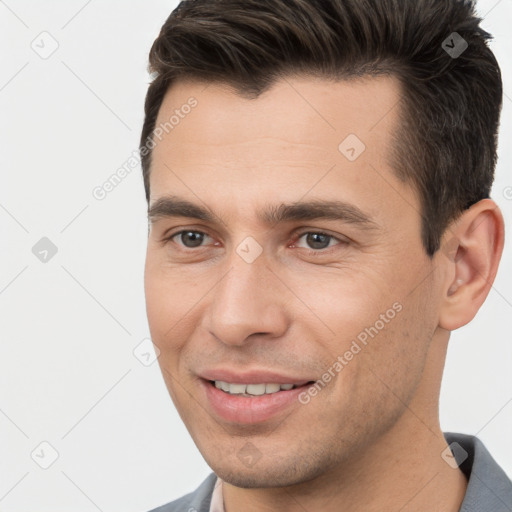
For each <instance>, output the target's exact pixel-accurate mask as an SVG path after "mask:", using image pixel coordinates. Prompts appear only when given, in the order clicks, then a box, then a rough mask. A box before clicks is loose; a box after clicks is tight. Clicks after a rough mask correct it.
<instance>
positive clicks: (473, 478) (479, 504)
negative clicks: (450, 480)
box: [150, 432, 512, 512]
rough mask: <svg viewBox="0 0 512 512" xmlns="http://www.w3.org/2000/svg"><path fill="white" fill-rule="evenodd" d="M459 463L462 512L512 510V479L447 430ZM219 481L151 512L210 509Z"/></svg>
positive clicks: (476, 445) (479, 448) (480, 449)
mask: <svg viewBox="0 0 512 512" xmlns="http://www.w3.org/2000/svg"><path fill="white" fill-rule="evenodd" d="M444 437H445V439H446V441H447V443H448V444H449V445H450V448H451V451H452V453H453V455H454V457H453V458H454V459H455V464H454V465H455V467H456V466H457V465H458V466H459V467H460V469H461V470H462V472H463V473H464V474H465V475H466V477H467V479H468V487H467V489H466V494H465V496H464V501H463V502H462V506H461V508H460V511H459V512H512V482H511V481H510V479H509V478H508V477H507V475H506V474H505V472H504V471H503V470H502V469H501V468H500V467H499V466H498V464H497V463H496V461H495V460H494V459H493V458H492V457H491V454H490V453H489V452H488V451H487V449H486V448H485V446H484V445H483V443H482V442H481V441H480V440H479V439H478V438H477V437H474V436H468V435H465V434H455V433H451V432H447V433H445V434H444ZM216 482H217V476H216V475H215V473H210V475H208V477H207V478H206V480H204V481H203V483H202V484H201V485H200V486H199V487H198V488H197V489H196V490H195V491H194V492H191V493H190V494H187V495H186V496H183V497H182V498H180V499H178V500H176V501H173V502H171V503H168V504H167V505H162V506H161V507H158V508H155V509H153V510H151V511H150V512H209V510H210V503H211V500H212V494H213V490H214V487H215V483H216Z"/></svg>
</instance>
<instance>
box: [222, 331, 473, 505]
mask: <svg viewBox="0 0 512 512" xmlns="http://www.w3.org/2000/svg"><path fill="white" fill-rule="evenodd" d="M446 342H447V339H446ZM431 351H432V352H435V353H432V354H430V356H431V357H429V360H436V359H437V361H439V359H438V358H440V357H442V358H443V360H444V356H445V353H446V343H443V342H442V341H441V340H439V339H438V340H437V341H433V346H432V347H431ZM441 374H442V368H438V367H437V368H436V367H429V365H427V367H426V368H425V372H424V376H423V379H422V381H421V383H420V386H419V388H418V390H417V393H416V394H415V397H414V398H413V399H412V400H411V402H410V403H409V404H408V405H407V407H406V409H405V410H404V413H403V414H402V416H401V418H400V419H399V420H398V421H397V422H396V423H395V425H394V426H393V428H391V429H390V430H388V431H387V432H386V433H385V434H384V435H383V436H381V437H380V438H378V439H376V440H374V441H373V443H372V444H371V445H370V446H366V447H365V449H364V452H362V453H357V454H355V455H354V456H353V457H351V459H350V460H345V461H343V462H342V463H340V464H339V465H338V466H336V467H335V468H334V469H332V470H331V471H329V472H326V473H324V474H322V475H321V476H319V477H317V478H315V479H313V480H310V481H306V482H302V483H300V484H297V485H293V486H288V487H278V488H262V489H243V488H239V487H235V486H233V485H230V484H228V483H227V482H223V499H224V506H225V512H233V511H236V510H244V511H245V512H256V511H258V512H261V511H264V512H274V511H276V512H277V511H279V512H304V510H322V511H323V512H331V511H333V512H334V511H335V512H340V511H342V512H356V511H357V512H359V511H361V510H364V511H365V512H381V511H382V510H397V511H398V510H400V512H413V511H414V512H431V511H432V510H436V511H438V512H458V511H459V510H460V506H461V503H462V501H463V499H464V494H465V492H466V487H467V481H466V477H465V476H464V474H463V473H462V472H461V471H460V470H459V469H453V468H452V467H450V466H449V465H448V464H447V463H446V462H445V461H444V459H443V458H442V457H441V453H442V452H443V450H444V449H446V448H447V446H448V445H447V443H446V441H445V439H444V436H443V433H442V431H441V428H440V425H439V419H438V396H439V394H437V397H436V399H433V398H432V397H433V394H432V390H433V389H432V387H433V383H437V387H438V390H437V391H438V393H439V387H440V382H441Z"/></svg>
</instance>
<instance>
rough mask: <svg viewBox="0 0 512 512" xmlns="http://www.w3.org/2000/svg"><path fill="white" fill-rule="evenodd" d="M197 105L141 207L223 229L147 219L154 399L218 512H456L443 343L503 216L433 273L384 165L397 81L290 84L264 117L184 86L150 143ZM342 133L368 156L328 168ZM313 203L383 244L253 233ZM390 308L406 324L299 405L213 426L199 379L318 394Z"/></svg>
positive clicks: (477, 224)
mask: <svg viewBox="0 0 512 512" xmlns="http://www.w3.org/2000/svg"><path fill="white" fill-rule="evenodd" d="M191 96H193V97H194V98H196V99H197V101H198V104H197V107H196V108H195V109H193V110H192V111H191V112H190V113H189V114H188V115H187V116H186V117H185V118H184V119H182V120H181V122H180V123H179V125H177V126H175V128H174V129H173V130H172V131H170V132H169V134H168V135H166V136H164V137H162V140H161V141H159V142H158V144H157V145H156V147H155V148H154V152H153V163H152V170H151V179H150V188H151V198H150V206H151V205H152V204H154V202H155V201H156V200H157V199H159V198H161V197H163V196H165V195H168V194H173V195H176V196H180V197H182V198H185V199H188V200H189V201H192V202H194V203H197V204H198V205H201V206H205V205H206V206H207V207H208V208H209V209H210V211H211V212H212V213H213V214H214V215H215V216H216V218H215V222H204V221H199V220H197V219H194V218H187V217H155V218H153V219H151V223H150V232H149V238H148V247H147V257H146V268H145V293H146V304H147V314H148V321H149V326H150V331H151V336H152V340H153V342H154V343H155V345H156V346H157V347H158V348H159V350H160V352H161V353H160V357H159V364H160V367H161V370H162V374H163V377H164V380H165V383H166V385H167V388H168V391H169V393H170V396H171V398H172V400H173V402H174V404H175V406H176V408H177V410H178V412H179V414H180V416H181V418H182V420H183V421H184V423H185V425H186V427H187V428H188V430H189V432H190V434H191V436H192V438H193V439H194V442H195V443H196V445H197V446H198V448H199V450H200V452H201V453H202V455H203V457H204V458H205V460H206V462H207V463H208V464H209V465H210V467H211V468H212V469H213V470H214V471H215V473H216V474H217V475H218V476H219V477H220V478H221V479H222V480H223V499H224V505H225V509H226V512H232V511H235V510H242V509H243V510H244V511H248V512H251V511H277V510H279V511H281V512H282V511H304V510H322V511H327V512H329V511H331V510H332V511H334V510H336V511H339V510H343V511H346V512H352V511H356V510H357V511H360V510H365V511H366V512H372V511H382V510H401V511H432V510H436V511H458V510H459V507H460V504H461V502H462V500H463V497H464V493H465V490H466V485H467V483H466V479H465V477H464V475H463V473H462V472H461V471H460V470H459V469H457V468H456V469H453V468H451V467H450V466H449V465H448V464H447V463H446V462H445V461H444V460H443V458H442V457H441V453H442V451H443V450H444V449H445V448H446V447H447V444H446V441H445V440H444V437H443V435H442V431H441V428H440V425H439V414H438V401H439V391H440V383H441V377H442V371H443V366H444V361H445V355H446V349H447V343H448V340H449V335H450V331H451V330H454V329H457V328H458V327H461V326H463V325H465V324H466V323H468V322H469V321H470V320H471V319H472V318H473V317H474V315H475V314H476V312H477V311H478V309H479V308H480V306H481V304H482V303H483V302H484V300H485V298H486V296H487V294H488V292H489V289H490V287H491V285H492V282H493V280H494V278H495V275H496V272H497V268H498V264H499V260H500V257H501V252H502V249H503V236H504V235H503V218H502V215H501V212H500V210H499V208H498V207H497V205H496V203H495V202H494V201H492V200H490V199H485V200H482V201H480V202H479V203H477V204H475V205H473V206H472V207H471V208H470V209H469V210H467V211H466V212H464V214H463V215H462V216H461V217H460V218H459V219H458V220H457V222H454V223H452V225H450V227H449V229H447V231H446V232H445V234H444V236H443V245H442V249H441V250H440V251H438V252H437V253H436V255H435V257H434V258H433V259H432V260H431V259H430V258H428V256H427V255H426V253H425V250H424V248H423V245H422V243H421V238H420V228H421V224H420V214H419V212H420V206H419V198H418V195H417V193H416V192H415V190H414V189H413V188H412V187H411V186H410V185H409V184H407V183H403V182H401V181H400V180H399V179H398V178H397V177H396V176H395V175H394V173H393V170H392V168H391V166H390V165H389V163H388V155H389V154H390V152H389V148H390V144H391V135H392V133H393V130H394V129H395V128H396V126H397V123H398V110H399V107H397V102H398V101H399V98H400V85H399V83H398V82H397V81H396V80H395V79H393V78H391V77H378V78H367V79H364V80H358V81H350V82H347V81H342V82H338V83H333V82H328V81H325V80H322V79H312V78H305V77H289V78H287V79H281V80H280V81H279V82H277V83H276V84H275V85H274V86H273V87H272V88H271V89H270V90H269V91H268V92H267V93H265V94H264V95H263V96H260V97H259V98H258V99H255V100H248V99H244V98H242V97H240V96H238V95H237V94H236V93H235V92H234V91H233V90H231V89H230V88H229V87H227V86H225V85H222V84H214V83H211V84H208V85H207V86H206V85H205V84H201V83H198V82H185V81H181V82H177V83H176V84H174V85H173V86H172V87H171V88H170V89H169V91H168V92H167V94H166V97H165V99H164V103H163V105H162V107H161V109H160V112H159V119H158V121H157V125H158V124H159V123H161V122H165V121H166V120H167V119H169V117H170V116H171V115H172V114H173V112H174V109H176V108H180V106H181V105H183V104H184V103H186V102H187V100H188V98H189V97H191ZM393 106H395V108H393ZM348 134H356V135H357V137H359V139H361V140H362V141H363V142H364V144H365V145H366V150H365V151H364V152H363V153H362V154H361V155H360V156H359V157H358V158H357V159H356V160H355V161H353V162H350V161H349V160H347V158H345V156H344V155H343V154H341V152H340V151H339V150H338V145H339V144H340V142H341V141H343V140H344V139H345V137H346V136H347V135H348ZM311 199H321V200H343V201H346V202H348V203H351V204H353V205H356V206H357V207H358V208H360V209H361V210H363V211H364V212H366V213H367V214H368V215H369V216H370V217H371V218H372V220H373V221H374V223H376V226H377V228H376V229H372V230H368V229H367V230H365V229H362V228H361V227H359V226H357V225H353V224H350V223H348V222H344V221H336V220H322V219H319V220H312V221H309V220H308V221H291V222H281V223H277V224H275V225H267V224H265V223H263V222H262V221H260V220H259V219H258V216H257V214H258V213H259V212H260V211H261V210H262V209H263V208H264V207H265V206H267V205H277V206H278V205H279V204H281V203H288V202H294V201H299V200H311ZM299 228H300V231H299ZM184 229H185V230H196V231H200V232H202V233H205V236H204V239H203V242H202V245H201V246H200V247H199V248H198V247H196V248H189V247H187V246H186V245H184V244H185V243H187V241H188V240H187V239H186V238H185V240H184V239H183V237H181V236H180V235H178V236H175V237H173V238H172V239H169V240H167V241H165V240H163V239H164V238H166V237H167V238H169V237H170V236H171V235H172V234H173V233H177V232H179V231H180V230H184ZM308 232H314V233H318V232H320V233H322V232H327V233H328V234H330V235H332V236H333V237H335V238H332V239H328V241H327V242H326V244H325V245H326V246H327V245H328V246H327V247H326V248H323V249H318V248H315V246H314V245H313V246H312V245H311V242H309V243H308V240H309V239H308V237H307V235H305V236H302V237H300V238H299V236H298V235H302V234H304V233H308ZM248 236H251V237H253V238H254V239H255V240H256V241H257V242H258V243H259V244H260V246H261V247H262V249H263V252H262V254H261V255H260V256H259V257H258V258H257V259H256V260H255V261H254V262H253V263H250V264H249V263H247V262H246V261H245V260H244V259H242V258H241V257H240V256H239V255H238V254H237V252H236V249H237V247H238V245H239V244H240V243H241V242H242V241H243V240H244V239H245V238H246V237H248ZM316 247H318V246H316ZM314 252H316V253H317V254H315V255H314V254H312V253H314ZM396 302H398V303H400V305H401V306H402V309H401V311H400V312H399V313H397V314H396V315H395V317H394V318H393V319H392V320H390V321H389V322H388V323H386V324H385V326H384V328H383V329H381V330H379V332H378V334H377V335H376V336H375V338H373V339H372V340H371V341H370V342H369V343H368V344H367V346H365V347H364V348H363V349H362V350H361V351H360V352H359V353H358V354H357V355H356V356H354V358H353V359H352V360H351V361H350V362H349V363H348V364H347V365H346V366H344V368H343V370H342V371H340V372H338V373H336V376H335V378H333V379H332V380H331V381H330V382H329V383H328V385H326V386H325V387H324V388H323V389H322V390H321V391H320V392H318V394H317V395H316V396H315V397H314V398H312V399H311V401H310V402H309V403H307V404H305V405H303V404H300V403H297V404H294V406H293V407H291V408H289V409H287V414H278V415H277V416H276V417H274V418H271V419H270V420H268V421H265V422H262V423H260V424H256V425H240V424H236V423H228V422H226V421H223V420H222V419H220V418H219V417H216V416H215V415H214V414H212V412H211V410H210V409H209V405H208V403H207V402H206V400H205V397H204V395H203V393H202V392H201V386H200V385H199V380H198V374H200V373H201V372H202V371H204V370H205V369H207V368H212V367H216V368H217V367H229V368H231V369H237V368H239V369H241V370H243V369H247V368H259V369H262V368H263V369H272V370H275V371H278V372H281V373H285V374H287V375H297V376H301V377H304V378H305V380H318V379H321V378H322V375H323V374H324V372H326V371H327V370H328V368H330V367H332V366H333V363H334V362H335V361H336V358H337V357H338V356H340V355H343V354H344V353H345V352H346V351H347V350H348V349H349V348H350V346H351V343H352V341H353V340H354V339H356V337H357V335H358V334H359V333H360V332H361V331H363V330H364V329H365V327H369V326H372V325H374V324H375V322H376V320H378V319H379V318H380V315H381V314H384V313H385V312H386V311H387V310H389V309H390V308H391V307H392V305H393V304H394V303H396ZM247 442H250V443H251V446H252V447H253V448H251V449H252V450H256V451H257V453H258V454H259V459H258V460H257V462H256V463H255V464H254V465H252V466H251V467H248V465H246V464H244V462H243V460H242V458H240V457H239V456H238V455H239V453H240V450H242V449H243V448H244V446H246V447H247V444H246V443H247ZM246 449H247V448H246Z"/></svg>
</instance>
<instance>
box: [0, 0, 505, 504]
mask: <svg viewBox="0 0 512 512" xmlns="http://www.w3.org/2000/svg"><path fill="white" fill-rule="evenodd" d="M176 5H177V2H176V1H168V2H166V1H163V0H151V1H148V0H146V1H144V2H142V1H138V2H130V3H129V4H128V2H126V1H125V2H122V1H121V0H109V1H108V2H105V1H103V2H100V1H99V0H89V1H86V0H72V1H71V0H68V1H67V2H63V1H62V2H56V1H45V2H37V1H35V0H5V1H0V43H1V55H2V59H1V67H0V113H1V115H0V141H1V142H0V158H1V160H0V169H1V170H0V173H1V186H0V233H1V236H0V262H1V264H0V333H1V343H0V511H2V512H22V511H23V512H26V511H27V510H31V511H33V512H43V511H52V512H55V511H59V510H66V511H70V510H73V511H75V512H81V511H83V512H88V511H95V510H100V511H104V512H107V511H114V510H124V511H127V512H142V511H147V510H149V509H150V508H153V507H155V506H157V505H160V504H163V503H166V502H168V501H170V500H171V499H174V498H176V497H178V496H181V495H182V494H184V493H186V492H188V491H190V490H193V489H194V488H196V487H197V485H198V484H199V483H200V482H201V481H202V480H203V479H204V478H205V477H206V475H207V474H208V473H209V472H210V469H209V468H208V466H207V465H206V463H205V462H204V461H203V459H202V457H201V455H200V454H199V452H198V451H197V449H196V447H195V445H194V444H193V442H192V441H191V439H190V437H189V435H188V433H187V431H186V429H185V428H184V426H183V425H182V423H181V420H180V419H179V417H178V414H177V413H176V412H175V410H174V407H173V405H172V402H171V400H170V398H169V397H168V394H167V390H166V389H165V386H164V383H163V379H162V377H161V374H160V371H159V368H158V364H157V363H156V362H155V363H154V364H153V365H151V366H149V367H146V366H144V365H143V364H141V363H140V362H139V360H137V359H136V358H135V357H134V354H133V349H134V348H135V347H136V346H137V345H138V344H139V343H140V342H141V341H142V340H143V339H144V338H147V337H148V336H149V330H148V326H147V320H146V316H145V303H144V290H143V266H144V256H145V245H146V237H147V224H146V217H145V214H146V203H145V197H144V189H143V183H142V179H141V172H140V167H136V168H135V169H134V170H133V172H132V173H130V174H129V175H128V176H127V177H126V178H125V179H124V180H123V182H122V183H121V184H119V185H118V186H117V187H116V189H114V190H113V191H112V192H111V193H110V194H109V195H108V196H107V197H106V198H105V199H104V200H103V201H99V200H97V199H95V198H94V197H93V195H92V190H93V189H94V187H96V186H98V185H101V184H102V183H103V182H105V181H106V180H107V179H108V178H109V176H110V175H111V174H112V173H114V172H115V171H116V170H117V169H118V168H119V167H121V166H122V165H123V164H124V163H125V162H126V161H127V160H128V159H129V157H130V156H132V154H133V152H134V151H136V150H137V147H138V140H139V135H140V129H141V126H142V120H143V101H144V96H145V92H146V88H147V83H148V76H147V73H146V64H147V54H148V51H149V48H150V46H151V43H152V41H153V40H154V38H155V37H156V36H157V34H158V31H159V29H160V27H161V25H162V24H163V22H164V21H165V19H166V18H167V16H168V15H169V14H170V12H171V11H172V10H173V9H174V8H175V7H176ZM479 12H480V13H481V15H482V16H485V21H484V24H483V25H484V28H486V29H487V30H488V31H490V32H491V33H492V34H494V36H495V41H494V42H493V44H492V48H493V50H494V51H495V53H496V55H497V58H498V60H499V62H500V65H501V68H502V72H503V78H504V84H505V92H506V95H507V96H506V97H505V99H504V110H503V117H502V128H501V135H500V161H499V165H498V169H497V176H496V181H495V186H494V189H493V198H494V199H495V200H496V201H497V202H498V204H499V205H500V207H501V209H502V211H503V213H504V215H505V219H506V222H507V234H508V238H507V241H506V248H505V253H504V256H503V260H502V264H501V269H500V272H499V274H498V277H497V279H496V281H495V284H494V287H493V289H492V290H491V292H490V295H489V298H488V300H487V302H486V303H485V305H484V306H483V308H482V309H481V311H480V312H479V314H478V315H477V317H476V318H475V320H474V321H473V322H471V324H470V325H469V326H466V327H464V328H462V329H459V330H458V331H456V332H455V333H453V334H452V340H451V345H450V349H449V354H448V360H447V363H446V371H445V378H444V381H443V389H442V397H441V420H442V427H443V430H445V431H458V432H464V433H469V434H478V436H479V437H480V438H481V439H482V440H483V441H484V443H485V444H486V446H487V447H488V448H489V450H490V451H491V453H492V454H493V455H494V457H495V458H496V459H497V461H498V462H499V463H500V464H501V466H502V467H503V468H504V469H505V471H506V472H507V473H508V475H510V476H512V442H511V438H510V435H511V433H512V371H511V370H512V362H511V361H512V344H511V338H512V336H511V334H510V318H511V317H512V265H511V262H512V233H511V230H510V226H511V225H512V200H510V199H508V200H507V199H506V197H505V194H504V190H505V189H506V187H510V186H512V176H511V173H510V168H511V164H512V147H511V145H510V143H508V144H506V143H505V141H507V140H509V141H510V140H512V62H511V55H512V31H511V30H510V25H511V22H512V2H511V0H501V1H497V0H488V1H487V0H485V1H484V0H482V1H481V2H480V3H479ZM43 31H47V32H48V33H50V34H51V36H52V37H53V38H54V39H55V40H56V41H57V42H58V45H59V46H58V49H57V50H56V51H55V53H54V54H53V55H51V56H50V57H49V58H47V59H42V58H40V56H39V55H38V54H37V53H36V52H35V51H34V50H33V49H32V48H31V43H32V41H33V40H36V43H37V41H39V39H37V37H38V36H39V34H40V33H41V32H43ZM44 37H48V36H44ZM39 44H41V43H39ZM50 44H51V40H49V39H46V43H45V47H46V48H47V49H48V48H50ZM509 197H510V196H509ZM42 237H48V238H49V239H50V240H51V241H52V242H53V243H54V244H55V245H56V246H57V248H58V252H57V254H56V255H55V256H54V257H53V258H52V259H51V260H50V261H49V262H47V263H42V262H40V261H39V260H38V259H37V258H36V257H35V256H34V254H33V253H32V247H33V246H34V245H35V244H36V242H38V241H39V240H40V239H41V238H42ZM42 441H46V442H48V443H50V444H51V445H52V446H53V447H54V448H55V450H57V452H58V453H59V457H58V459H57V460H56V461H55V463H54V464H53V465H51V466H50V467H49V468H48V469H46V470H45V469H42V468H41V467H39V465H38V464H36V462H34V460H33V459H32V458H31V455H30V454H31V453H32V452H33V450H34V449H36V448H37V447H38V446H39V444H40V443H41V442H42ZM41 449H43V452H41ZM38 450H39V451H38ZM38 450H36V453H38V454H39V456H40V460H43V459H44V458H45V457H46V458H48V457H50V456H51V450H50V449H49V448H47V447H46V448H45V446H44V445H43V446H42V448H41V447H40V448H39V449H38ZM42 453H44V455H42ZM47 460H48V459H47Z"/></svg>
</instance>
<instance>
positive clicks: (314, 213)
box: [148, 196, 379, 230]
mask: <svg viewBox="0 0 512 512" xmlns="http://www.w3.org/2000/svg"><path fill="white" fill-rule="evenodd" d="M170 217H189V218H193V219H197V220H201V221H204V222H209V223H215V222H216V221H218V217H217V216H216V215H214V214H213V213H212V212H211V211H210V210H208V209H207V208H204V207H202V206H199V205H197V204H195V203H192V202H190V201H188V200H186V199H183V198H180V197H177V196H164V197H161V198H159V199H157V200H156V201H155V202H154V203H153V204H152V205H151V206H150V207H149V208H148V220H149V221H150V222H155V221H156V220H158V219H161V218H170ZM258 219H259V220H260V221H262V222H263V223H265V224H269V225H272V224H277V223H279V222H287V221H288V222H289V221H299V220H302V221H304V220H315V219H325V220H336V221H343V222H346V223H348V224H354V225H356V226H358V227H360V228H361V229H367V230H373V229H378V228H379V225H378V224H377V223H376V222H375V221H374V220H372V219H371V217H370V216H369V215H368V214H367V213H365V212H363V211H362V210H361V209H360V208H358V207H357V206H355V205H353V204H349V203H346V202H344V201H328V200H321V199H316V200H311V201H302V202H301V201H299V202H295V203H287V204H284V203H283V204H280V205H269V206H267V207H266V209H264V210H263V211H262V212H261V213H260V214H259V215H258Z"/></svg>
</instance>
